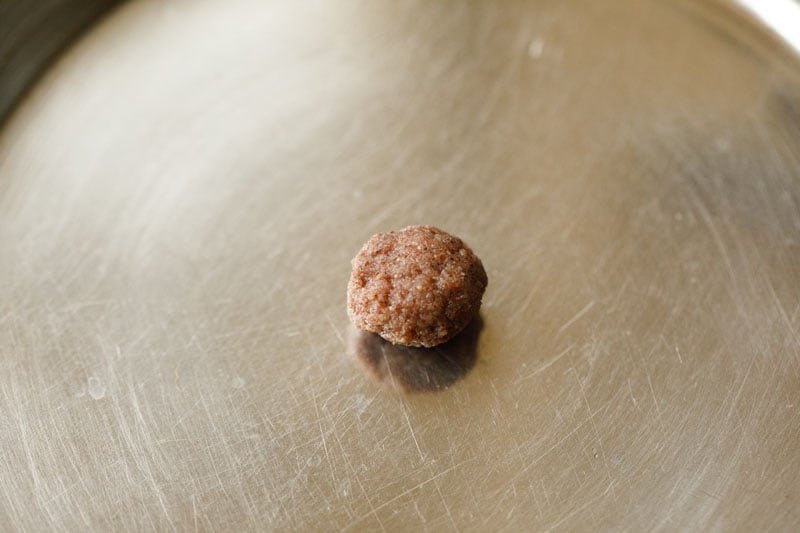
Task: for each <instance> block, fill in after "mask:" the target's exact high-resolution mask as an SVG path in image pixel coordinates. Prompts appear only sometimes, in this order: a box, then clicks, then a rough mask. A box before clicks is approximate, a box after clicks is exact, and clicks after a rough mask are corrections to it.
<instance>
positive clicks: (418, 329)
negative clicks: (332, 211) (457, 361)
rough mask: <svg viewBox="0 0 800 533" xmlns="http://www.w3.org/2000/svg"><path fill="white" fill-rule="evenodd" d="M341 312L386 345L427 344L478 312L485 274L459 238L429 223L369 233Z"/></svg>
mask: <svg viewBox="0 0 800 533" xmlns="http://www.w3.org/2000/svg"><path fill="white" fill-rule="evenodd" d="M352 265H353V272H352V274H351V275H350V283H349V284H348V287H347V312H348V314H349V315H350V320H351V321H352V322H353V324H354V325H355V326H356V327H357V328H359V329H361V330H364V331H371V332H373V333H377V334H378V335H380V336H381V337H383V338H384V339H386V340H387V341H389V342H391V343H392V344H403V345H406V346H418V347H419V346H424V347H427V348H429V347H432V346H436V345H438V344H441V343H443V342H446V341H448V340H450V339H451V338H453V337H454V336H455V335H457V334H458V333H459V332H460V331H461V330H463V329H464V327H465V326H466V325H467V324H468V323H469V321H470V320H471V319H472V318H473V317H474V316H475V314H476V313H477V312H478V309H479V308H480V306H481V298H482V297H483V291H484V290H485V289H486V284H487V281H488V280H487V277H486V271H485V270H484V269H483V264H482V263H481V260H480V259H478V258H477V257H476V256H475V254H474V253H472V250H471V249H470V248H469V246H467V245H466V244H464V243H463V242H462V241H461V239H459V238H458V237H454V236H453V235H450V234H449V233H447V232H444V231H442V230H440V229H438V228H434V227H432V226H409V227H407V228H405V229H402V230H400V231H390V232H388V233H378V234H377V235H373V236H372V237H371V238H370V239H369V240H368V241H367V242H366V243H365V244H364V246H363V247H362V248H361V251H360V252H358V255H356V256H355V258H353V261H352Z"/></svg>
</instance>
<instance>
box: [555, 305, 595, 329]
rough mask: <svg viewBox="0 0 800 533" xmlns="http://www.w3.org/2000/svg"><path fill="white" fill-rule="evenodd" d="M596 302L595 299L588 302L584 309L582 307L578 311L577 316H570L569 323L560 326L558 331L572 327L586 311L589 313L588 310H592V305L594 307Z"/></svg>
mask: <svg viewBox="0 0 800 533" xmlns="http://www.w3.org/2000/svg"><path fill="white" fill-rule="evenodd" d="M594 303H595V301H594V300H592V301H591V302H589V303H588V304H586V305H585V306H584V307H583V309H581V310H580V311H578V313H577V314H576V315H575V316H573V317H572V318H570V319H569V320H567V323H566V324H564V325H563V326H561V327H560V328H558V332H559V333H561V332H563V331H564V330H565V329H567V328H568V327H570V326H571V325H572V324H574V323H575V322H577V321H578V320H579V319H580V318H581V317H582V316H583V315H585V314H586V313H588V312H589V310H590V309H591V308H592V307H594Z"/></svg>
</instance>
